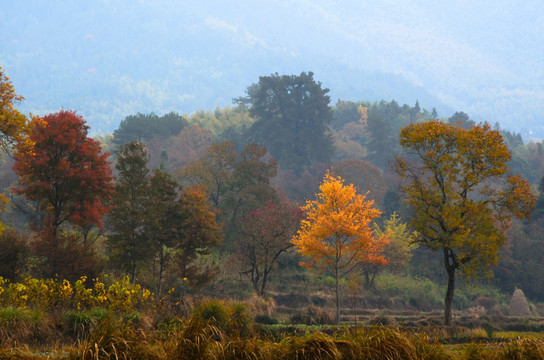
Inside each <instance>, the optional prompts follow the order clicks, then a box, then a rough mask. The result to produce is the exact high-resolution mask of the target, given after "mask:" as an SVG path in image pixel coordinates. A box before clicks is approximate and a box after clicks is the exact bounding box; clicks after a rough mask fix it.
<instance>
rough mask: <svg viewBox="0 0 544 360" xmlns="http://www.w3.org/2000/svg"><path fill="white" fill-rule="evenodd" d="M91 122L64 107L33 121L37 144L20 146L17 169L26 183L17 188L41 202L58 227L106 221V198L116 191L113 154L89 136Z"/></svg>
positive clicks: (32, 132) (50, 224) (48, 222)
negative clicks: (110, 162)
mask: <svg viewBox="0 0 544 360" xmlns="http://www.w3.org/2000/svg"><path fill="white" fill-rule="evenodd" d="M88 129H89V127H88V126H87V125H86V124H85V120H83V118H82V117H81V116H79V115H77V114H76V113H75V112H72V111H66V110H61V111H59V112H57V113H54V114H50V115H47V116H45V117H44V118H35V119H33V120H32V121H31V123H30V132H29V140H30V142H31V146H26V145H25V144H21V145H19V146H18V147H17V153H16V155H15V160H16V162H15V165H14V166H13V168H14V170H15V171H16V172H17V175H18V176H19V179H20V184H21V187H20V188H18V189H14V191H15V192H16V193H18V194H20V195H23V196H24V197H25V198H27V199H28V200H32V201H37V202H38V204H39V208H40V210H42V211H43V212H44V213H46V214H47V216H46V218H45V224H44V226H45V227H48V228H51V229H52V230H53V232H54V233H55V232H56V229H57V228H58V227H59V226H60V225H62V224H64V223H70V224H72V225H75V226H81V227H84V226H90V225H97V226H102V217H103V215H104V214H105V213H106V212H107V211H108V207H107V206H106V205H105V200H107V199H109V197H110V196H111V194H112V192H113V188H112V171H111V169H110V168H109V162H108V161H107V158H108V156H109V154H108V153H105V154H101V148H100V144H99V142H98V141H96V140H93V139H91V138H88V137H87V131H88Z"/></svg>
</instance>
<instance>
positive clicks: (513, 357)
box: [497, 338, 544, 360]
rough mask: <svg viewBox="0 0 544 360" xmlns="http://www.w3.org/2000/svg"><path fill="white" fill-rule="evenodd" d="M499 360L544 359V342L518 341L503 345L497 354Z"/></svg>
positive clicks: (534, 340)
mask: <svg viewBox="0 0 544 360" xmlns="http://www.w3.org/2000/svg"><path fill="white" fill-rule="evenodd" d="M497 359H499V360H526V359H530V360H533V359H534V360H541V359H544V341H543V340H541V339H532V338H526V339H517V340H514V341H510V342H507V343H505V344H502V345H501V346H500V347H499V350H498V352H497Z"/></svg>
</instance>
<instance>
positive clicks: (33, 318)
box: [0, 306, 62, 347]
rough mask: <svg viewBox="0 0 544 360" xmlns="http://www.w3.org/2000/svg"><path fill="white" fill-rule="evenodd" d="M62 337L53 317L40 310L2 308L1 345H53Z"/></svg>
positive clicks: (0, 311)
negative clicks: (43, 313) (45, 315)
mask: <svg viewBox="0 0 544 360" xmlns="http://www.w3.org/2000/svg"><path fill="white" fill-rule="evenodd" d="M59 338H62V334H61V333H59V331H58V329H57V328H56V326H55V323H54V321H53V319H51V318H49V317H44V316H42V314H41V313H40V312H38V311H32V310H30V309H27V308H22V307H13V306H8V307H5V308H0V345H1V346H4V347H8V346H11V345H15V344H19V345H21V344H26V345H51V344H53V343H55V342H57V341H58V340H59Z"/></svg>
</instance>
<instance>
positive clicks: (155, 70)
mask: <svg viewBox="0 0 544 360" xmlns="http://www.w3.org/2000/svg"><path fill="white" fill-rule="evenodd" d="M0 9H1V10H2V13H3V14H4V16H3V21H2V22H1V23H0V31H2V34H5V35H4V36H3V37H2V39H1V40H0V66H2V67H4V68H5V70H6V72H7V75H8V76H10V77H11V79H12V81H13V84H14V85H15V88H16V91H17V93H20V94H22V95H23V96H25V98H26V101H25V102H24V103H22V104H21V106H20V109H21V110H23V111H24V112H32V113H35V114H45V113H48V112H52V111H57V110H59V109H60V108H65V109H74V110H77V111H78V112H79V113H80V114H82V115H83V116H84V117H85V118H86V119H87V120H88V122H89V125H90V126H91V128H92V131H93V132H111V131H112V130H113V129H115V128H117V126H118V124H119V122H120V121H121V120H122V119H124V117H125V116H127V115H130V114H134V113H137V112H142V113H148V112H155V113H157V114H163V113H166V112H169V111H171V110H175V111H178V112H179V113H192V112H194V111H196V110H200V109H214V108H215V107H217V106H221V107H222V106H228V105H231V104H232V98H234V97H239V96H243V95H244V92H245V89H246V88H247V86H249V85H250V84H252V83H255V82H257V81H258V78H259V76H263V75H269V74H272V73H276V72H277V73H279V74H299V73H300V72H302V71H313V72H314V73H315V78H316V80H318V81H321V82H322V83H323V85H324V86H325V87H327V88H329V89H330V90H331V91H330V95H331V97H332V99H333V103H334V102H336V100H337V99H343V100H381V99H385V100H391V99H395V100H396V101H397V102H399V103H401V104H403V103H408V104H410V105H413V104H414V103H415V102H416V100H418V101H419V103H420V105H421V107H422V108H426V109H428V110H430V109H431V108H433V107H436V109H437V110H438V113H439V115H440V116H450V115H451V114H452V113H453V112H454V111H464V112H466V113H468V114H470V116H471V117H472V118H474V119H476V120H486V121H489V122H491V123H495V122H499V123H500V124H501V125H502V126H503V127H506V128H509V129H513V130H515V131H520V132H522V133H523V134H524V135H525V136H529V133H530V132H532V133H533V134H534V135H538V136H541V137H542V135H543V134H544V122H543V121H541V119H542V115H541V114H542V107H543V104H544V101H542V100H543V99H544V91H543V89H542V83H543V81H542V80H544V79H543V77H544V73H543V71H542V69H541V67H540V64H541V63H542V60H543V59H544V54H543V51H544V46H543V45H544V44H543V42H544V40H543V37H542V36H541V35H542V33H543V31H544V18H543V17H542V16H540V15H539V13H541V11H540V4H539V2H538V1H526V2H524V3H522V4H517V3H516V4H514V3H510V2H507V1H499V2H478V4H474V3H473V2H465V1H452V2H448V4H443V3H441V2H432V1H420V2H417V3H415V4H414V3H413V2H410V1H400V2H399V1H392V0H388V1H382V2H372V3H369V2H360V1H355V0H345V1H328V0H316V1H303V0H291V1H282V0H273V1H266V2H265V1H262V2H260V1H259V2H252V1H247V0H243V1H234V2H222V1H218V0H212V1H205V2H189V1H174V0H153V1H143V0H142V1H128V0H94V1H85V2H84V1H70V2H67V1H61V0H56V1H48V2H43V1H39V0H28V1H16V0H6V1H3V2H2V5H0Z"/></svg>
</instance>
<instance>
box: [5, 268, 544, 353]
mask: <svg viewBox="0 0 544 360" xmlns="http://www.w3.org/2000/svg"><path fill="white" fill-rule="evenodd" d="M278 311H279V307H276V306H275V304H274V301H273V300H272V299H271V298H269V299H263V298H261V297H258V296H253V297H251V298H249V299H247V300H246V301H243V302H242V301H222V300H217V299H210V298H198V297H195V296H185V297H183V298H179V297H175V296H170V295H169V296H164V297H161V298H156V297H155V296H153V294H151V293H149V292H148V291H146V290H145V289H142V288H141V287H140V286H139V285H137V284H131V283H130V282H129V281H128V278H124V279H122V280H120V281H113V280H111V279H104V281H99V280H94V281H91V280H88V279H85V278H82V279H80V280H78V281H76V282H74V283H70V282H69V281H66V280H64V281H57V280H37V279H33V278H26V279H24V280H23V281H22V282H20V283H11V282H9V281H7V280H4V279H2V284H1V286H0V359H44V358H49V359H544V340H542V338H543V335H542V334H543V331H544V321H542V320H541V319H539V318H514V317H504V316H500V315H495V316H493V315H485V314H482V315H481V316H480V315H478V314H475V313H471V312H469V311H465V312H463V313H461V312H459V313H458V316H457V317H456V324H457V326H455V327H444V326H441V325H438V324H440V322H441V321H440V315H439V313H438V312H434V313H427V314H425V313H422V312H419V313H417V314H416V313H412V314H411V315H407V314H403V315H402V314H397V315H394V314H388V313H386V312H380V313H378V312H366V313H361V314H360V316H359V319H360V321H359V322H358V323H357V324H355V323H354V322H353V321H350V322H344V323H343V324H342V325H340V326H335V325H330V324H331V323H332V322H333V321H334V318H333V316H331V315H328V311H327V309H326V308H322V307H318V306H313V307H308V309H307V310H306V311H305V313H304V314H305V315H306V316H305V317H303V316H301V314H294V315H291V316H290V317H288V318H285V319H284V320H282V321H280V322H278V320H277V318H278V317H279V316H281V314H279V312H278ZM361 320H362V321H361Z"/></svg>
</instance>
